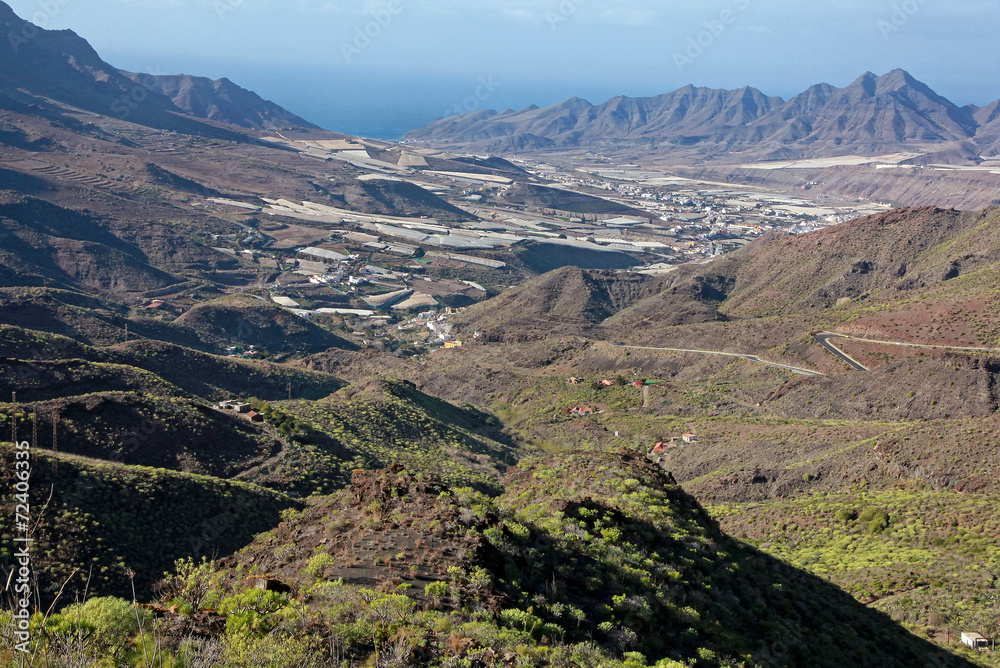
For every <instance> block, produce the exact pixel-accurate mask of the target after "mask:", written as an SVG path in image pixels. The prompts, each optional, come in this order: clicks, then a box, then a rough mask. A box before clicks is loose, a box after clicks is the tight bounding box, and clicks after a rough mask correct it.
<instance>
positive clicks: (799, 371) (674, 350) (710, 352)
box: [611, 343, 824, 376]
mask: <svg viewBox="0 0 1000 668" xmlns="http://www.w3.org/2000/svg"><path fill="white" fill-rule="evenodd" d="M611 345H612V346H614V347H615V348H626V349H629V350H662V351H665V352H671V353H695V354H697V355H718V356H719V357H735V358H737V359H743V360H749V361H751V362H757V363H758V364H766V365H767V366H773V367H777V368H779V369H785V370H786V371H791V372H792V373H797V374H799V375H800V376H822V375H824V374H822V373H820V372H819V371H813V370H812V369H801V368H799V367H796V366H789V365H787V364H778V363H777V362H768V361H767V360H763V359H761V358H759V357H757V356H756V355H742V354H740V353H724V352H720V351H718V350H690V349H687V348H651V347H649V346H627V345H624V344H621V343H612V344H611Z"/></svg>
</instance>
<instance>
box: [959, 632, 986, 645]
mask: <svg viewBox="0 0 1000 668" xmlns="http://www.w3.org/2000/svg"><path fill="white" fill-rule="evenodd" d="M962 644H963V645H968V646H969V647H971V648H972V649H988V648H989V646H990V641H989V640H987V639H986V638H984V637H982V636H981V635H979V634H978V633H973V632H971V631H962Z"/></svg>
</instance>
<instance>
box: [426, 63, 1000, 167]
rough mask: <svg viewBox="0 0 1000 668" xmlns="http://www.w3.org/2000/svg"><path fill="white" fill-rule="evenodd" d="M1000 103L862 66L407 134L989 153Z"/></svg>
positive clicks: (465, 119) (490, 146)
mask: <svg viewBox="0 0 1000 668" xmlns="http://www.w3.org/2000/svg"><path fill="white" fill-rule="evenodd" d="M998 105H1000V101H998V102H994V103H993V104H991V105H987V107H983V108H973V107H971V106H966V107H959V106H958V105H956V104H954V103H953V102H951V101H950V100H948V99H946V98H945V97H943V96H941V95H939V94H938V93H936V92H935V91H933V90H932V89H931V88H930V87H929V86H928V85H927V84H925V83H923V82H921V81H919V80H917V79H916V78H915V77H913V76H912V75H911V74H909V73H908V72H906V71H904V70H902V69H895V70H892V71H891V72H889V73H887V74H884V75H881V76H878V75H875V74H873V73H872V72H865V73H864V74H862V75H861V76H860V77H858V78H857V79H855V80H854V81H853V82H852V83H850V84H849V85H847V86H845V87H843V88H838V87H836V86H833V85H830V84H825V83H823V84H815V85H813V86H810V87H809V88H808V89H806V90H805V91H803V92H802V93H799V94H798V95H795V96H793V97H791V98H790V99H789V100H787V101H785V100H783V99H782V98H780V97H772V96H768V95H766V94H764V93H763V92H761V91H760V90H758V89H756V88H753V87H750V86H744V87H743V88H739V89H735V90H725V89H712V88H705V87H696V86H694V85H690V84H689V85H687V86H684V87H682V88H679V89H677V90H675V91H672V92H669V93H664V94H661V95H657V96H654V97H639V98H632V97H627V96H617V97H614V98H611V99H610V100H608V101H607V102H604V103H601V104H596V105H595V104H591V103H589V102H587V101H586V100H582V99H580V98H570V99H569V100H565V101H563V102H560V103H557V104H554V105H550V106H547V107H544V108H538V107H534V105H533V106H531V107H527V108H525V109H522V110H520V111H504V112H499V113H498V112H495V111H492V110H490V111H477V112H475V113H473V114H466V115H460V116H452V117H447V118H441V119H438V120H436V121H434V122H432V123H430V124H428V125H427V126H425V127H423V128H419V129H417V130H413V131H411V132H410V133H408V134H407V135H406V138H407V139H408V140H411V141H426V142H431V143H439V144H463V145H465V146H467V147H468V148H470V149H475V150H487V151H495V152H505V151H511V150H524V149H529V150H530V149H540V148H576V147H581V146H598V145H611V146H614V145H622V144H629V143H633V144H635V143H643V142H645V143H649V142H654V143H656V142H663V143H666V144H670V145H673V146H677V147H686V146H695V147H697V148H698V149H699V150H700V151H702V152H704V153H713V152H719V151H741V152H750V153H757V154H760V155H765V156H766V155H767V154H768V153H772V152H774V151H776V150H779V149H792V150H801V151H805V150H807V149H808V151H809V152H810V155H811V156H812V157H817V155H818V154H822V153H848V152H850V151H858V150H861V151H865V152H873V151H882V150H888V149H906V148H909V149H913V148H918V147H922V146H928V147H941V148H943V147H944V146H945V145H955V144H962V143H966V142H968V143H971V146H973V147H974V148H975V151H976V152H978V153H980V154H994V153H996V151H997V150H998V148H1000V143H998V142H997V140H996V136H995V133H994V132H993V131H992V130H991V129H989V128H990V124H992V123H994V122H996V121H997V117H998V116H1000V113H998ZM983 129H987V131H986V132H984V133H982V134H980V130H983Z"/></svg>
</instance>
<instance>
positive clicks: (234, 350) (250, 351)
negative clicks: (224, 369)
mask: <svg viewBox="0 0 1000 668" xmlns="http://www.w3.org/2000/svg"><path fill="white" fill-rule="evenodd" d="M258 355H260V351H259V350H257V348H256V346H229V347H228V348H226V356H227V357H239V358H240V359H245V360H250V359H254V358H255V357H257V356H258Z"/></svg>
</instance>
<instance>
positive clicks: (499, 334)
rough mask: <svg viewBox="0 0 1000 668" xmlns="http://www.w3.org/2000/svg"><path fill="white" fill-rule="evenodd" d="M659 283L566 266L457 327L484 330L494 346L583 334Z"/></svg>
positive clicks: (470, 314)
mask: <svg viewBox="0 0 1000 668" xmlns="http://www.w3.org/2000/svg"><path fill="white" fill-rule="evenodd" d="M659 284H660V281H658V280H657V279H654V278H648V277H644V276H621V275H618V274H615V273H613V272H609V271H587V270H584V269H580V268H578V267H564V268H562V269H557V270H556V271H553V272H550V273H548V274H545V275H543V276H540V277H538V278H536V279H533V280H530V281H528V282H526V283H523V284H522V285H519V286H518V287H516V288H513V289H511V290H507V291H506V292H503V293H502V294H500V295H499V296H497V297H495V298H493V299H491V300H489V301H487V302H482V303H480V304H476V305H474V306H472V307H470V308H469V309H468V310H466V311H465V312H464V313H462V314H460V315H459V316H458V317H457V318H455V319H454V320H453V322H454V323H455V325H456V327H457V328H458V329H459V330H460V331H465V332H467V331H469V330H472V329H475V330H482V331H483V332H484V336H485V337H486V340H489V341H506V342H514V341H527V340H532V339H535V338H544V337H546V336H549V335H551V334H553V333H556V332H560V333H569V332H573V333H579V332H580V331H583V330H584V329H587V328H591V327H593V326H595V325H597V324H599V323H600V322H602V321H604V320H605V319H607V318H608V317H610V316H611V315H612V314H614V313H615V312H617V311H618V310H621V309H623V308H626V307H627V306H629V305H630V304H632V303H633V302H636V301H639V300H641V299H643V298H644V297H647V296H651V295H654V294H656V293H657V291H658V286H659Z"/></svg>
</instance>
